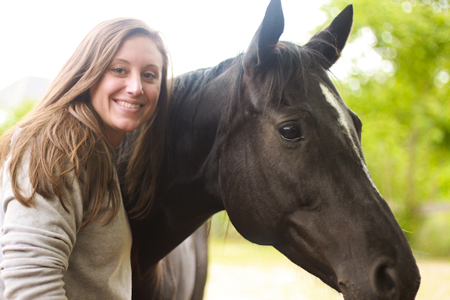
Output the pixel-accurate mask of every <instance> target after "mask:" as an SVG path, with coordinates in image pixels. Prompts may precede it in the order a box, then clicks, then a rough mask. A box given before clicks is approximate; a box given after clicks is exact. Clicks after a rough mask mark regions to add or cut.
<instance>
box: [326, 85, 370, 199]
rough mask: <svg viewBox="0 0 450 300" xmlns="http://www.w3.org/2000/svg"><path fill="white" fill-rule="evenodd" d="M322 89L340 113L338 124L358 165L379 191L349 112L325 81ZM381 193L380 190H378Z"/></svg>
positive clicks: (329, 101)
mask: <svg viewBox="0 0 450 300" xmlns="http://www.w3.org/2000/svg"><path fill="white" fill-rule="evenodd" d="M319 85H320V89H321V90H322V94H323V95H324V97H325V100H326V102H327V103H328V104H329V105H330V106H331V107H332V108H333V109H335V110H336V113H337V115H338V119H337V123H338V126H339V127H340V128H341V129H342V133H343V135H344V139H345V140H346V142H347V143H349V144H350V148H351V151H353V152H354V154H355V155H356V159H357V160H358V165H360V166H361V167H362V169H363V171H364V174H365V175H366V176H367V179H368V180H369V181H370V183H371V185H372V187H373V188H374V190H375V191H377V192H378V189H377V188H376V186H375V184H374V182H373V181H372V178H371V176H370V174H369V170H368V168H367V165H366V163H365V161H364V158H363V155H362V151H361V150H360V147H359V146H358V145H357V143H356V140H355V138H354V136H353V134H352V130H351V128H352V127H351V126H352V125H351V124H350V123H349V121H348V117H347V116H348V114H347V113H346V112H345V110H344V108H343V105H342V104H341V103H340V101H339V100H338V98H337V97H336V95H335V94H334V93H333V92H332V91H331V90H330V88H329V87H328V86H327V85H325V84H324V83H320V84H319ZM378 193H379V192H378Z"/></svg>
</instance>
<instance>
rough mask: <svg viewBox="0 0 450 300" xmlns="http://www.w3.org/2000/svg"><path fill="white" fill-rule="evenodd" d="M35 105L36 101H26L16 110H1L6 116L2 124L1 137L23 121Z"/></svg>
mask: <svg viewBox="0 0 450 300" xmlns="http://www.w3.org/2000/svg"><path fill="white" fill-rule="evenodd" d="M35 105H36V100H31V99H26V100H24V101H22V102H21V104H20V106H18V107H16V108H13V109H1V111H2V112H3V113H4V114H5V115H4V116H5V120H4V122H3V123H1V124H0V135H2V134H3V133H4V132H5V131H6V130H8V129H9V128H10V127H11V126H13V125H14V124H16V123H17V122H18V121H19V120H20V119H22V118H23V117H24V116H25V115H26V114H27V113H28V112H29V111H30V110H31V109H32V108H33V107H34V106H35Z"/></svg>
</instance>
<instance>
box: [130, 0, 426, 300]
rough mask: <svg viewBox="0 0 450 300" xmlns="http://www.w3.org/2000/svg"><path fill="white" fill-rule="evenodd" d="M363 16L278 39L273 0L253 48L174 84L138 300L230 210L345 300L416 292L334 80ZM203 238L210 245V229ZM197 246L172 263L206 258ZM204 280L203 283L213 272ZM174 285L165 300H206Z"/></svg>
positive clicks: (144, 227) (410, 262)
mask: <svg viewBox="0 0 450 300" xmlns="http://www.w3.org/2000/svg"><path fill="white" fill-rule="evenodd" d="M352 17H353V9H352V6H348V7H346V8H345V9H344V10H343V11H342V12H341V13H340V14H339V15H338V16H337V17H336V18H335V19H334V20H333V22H332V23H331V25H330V26H329V27H327V28H326V29H325V30H323V31H320V32H319V33H318V34H317V35H315V36H314V37H312V38H311V40H310V41H309V42H308V43H307V44H306V45H304V46H303V47H301V46H298V45H296V44H293V43H288V42H280V41H279V37H280V35H281V33H282V32H283V29H284V17H283V12H282V8H281V3H280V0H272V1H271V3H270V4H269V7H268V9H267V12H266V15H265V17H264V20H263V22H262V24H261V26H260V27H259V29H258V30H257V32H256V34H255V36H254V38H253V40H252V41H251V44H250V46H249V48H248V50H247V51H246V52H245V53H244V54H242V55H239V56H237V57H235V58H232V59H229V60H226V61H224V62H222V63H221V64H219V65H218V66H216V67H213V68H209V69H202V70H198V71H194V72H191V73H187V74H184V75H181V76H179V77H178V78H176V81H175V90H174V97H173V99H172V102H171V111H170V113H171V117H170V122H169V128H168V134H167V154H166V157H165V161H164V164H163V169H162V174H161V177H160V178H161V180H160V184H159V186H158V192H157V197H156V199H155V202H154V204H153V207H152V211H151V214H150V215H149V216H148V217H147V218H146V219H145V220H143V221H134V222H132V224H131V225H132V229H133V234H134V241H135V244H134V245H135V247H136V248H137V250H138V257H137V258H138V261H139V266H140V271H141V274H147V275H146V276H144V277H138V276H135V277H134V287H133V288H134V290H133V293H134V299H151V296H150V294H151V293H152V292H153V291H154V287H155V286H154V285H152V284H153V282H151V281H152V280H153V279H154V275H155V274H157V271H158V270H163V271H164V270H165V272H168V273H170V274H172V275H173V274H175V273H177V272H178V271H177V269H176V266H175V265H173V266H172V267H170V260H169V262H168V261H165V262H163V263H162V264H161V263H160V264H158V262H160V261H161V260H162V259H163V258H164V257H165V256H166V255H167V254H168V253H169V252H171V251H172V250H173V249H174V248H176V247H177V246H178V245H179V244H180V243H181V242H182V241H183V240H185V239H186V238H187V237H189V236H190V235H191V234H192V233H193V232H194V231H196V230H197V228H199V227H200V226H201V225H202V224H204V223H205V221H206V220H208V219H209V218H210V217H211V216H212V215H213V214H215V213H217V212H219V211H221V210H224V209H225V210H226V211H227V213H228V215H229V217H230V220H231V222H232V223H233V225H234V226H235V227H236V229H237V230H238V231H239V232H240V233H241V234H242V236H244V237H245V238H246V239H248V240H250V241H251V242H254V243H257V244H261V245H272V246H273V247H275V248H276V249H278V250H279V251H280V252H281V253H283V254H284V255H285V256H286V257H288V258H289V259H290V260H291V261H292V262H293V263H295V264H297V265H298V266H300V267H302V268H303V269H305V270H307V271H308V272H310V273H311V274H314V275H315V276H317V277H319V278H320V279H321V280H322V281H323V282H324V283H326V284H327V285H329V286H331V287H332V288H334V289H336V290H337V291H339V292H342V293H343V295H344V297H345V299H397V300H399V299H401V300H409V299H414V298H415V295H416V293H417V290H418V288H419V284H420V275H419V270H418V268H417V265H416V262H415V259H414V256H413V254H412V252H411V249H410V246H409V244H408V241H407V239H406V237H405V235H404V234H403V231H402V229H401V228H400V227H399V225H398V223H397V221H396V220H395V218H394V216H393V214H392V212H391V210H390V208H389V207H388V205H387V203H386V202H385V200H384V199H383V197H382V196H381V195H380V193H379V192H378V190H377V188H376V187H375V185H374V183H373V181H372V179H371V177H370V175H369V171H368V170H367V167H366V163H365V161H364V157H363V153H362V150H361V128H362V124H361V121H360V119H359V118H358V116H357V115H356V114H355V113H354V112H352V111H351V110H350V109H349V108H348V107H347V106H346V105H345V104H344V102H343V101H342V99H341V97H340V96H339V93H338V91H337V90H336V88H335V86H334V85H333V83H332V82H331V81H330V79H329V77H328V75H327V70H328V69H329V68H330V67H331V66H332V65H333V64H334V63H335V62H336V60H337V59H338V58H339V56H340V53H341V51H342V49H343V48H344V45H345V43H346V41H347V38H348V35H349V33H350V30H351V26H352ZM193 241H200V244H202V243H204V241H205V239H204V232H203V233H202V232H200V233H197V235H196V237H191V238H189V239H188V240H187V242H188V243H190V244H189V245H193V244H195V243H194V242H193ZM189 245H188V246H186V244H184V246H182V247H184V249H185V250H186V249H190V250H188V251H185V250H182V249H181V250H180V248H177V250H176V251H178V252H176V253H175V254H174V253H172V254H171V255H172V256H175V258H177V257H178V258H179V257H180V256H179V255H180V253H189V251H190V253H191V254H192V253H194V252H193V251H194V250H195V247H193V246H192V247H191V246H189ZM197 250H199V249H198V248H197ZM197 254H198V255H197V256H196V257H200V258H201V257H202V256H203V257H204V255H205V254H206V252H205V250H204V249H203V250H202V249H200V250H199V252H197ZM194 260H195V255H194V254H192V255H191V258H190V261H194ZM178 261H179V262H180V261H181V263H180V265H182V264H183V262H188V261H189V259H187V258H186V259H181V260H180V259H178ZM197 264H198V263H197ZM180 265H177V266H180ZM199 265H201V264H199ZM158 268H159V269H158ZM194 269H195V264H194V265H192V264H191V267H190V270H191V273H190V274H195V270H194ZM168 273H166V274H168ZM197 274H198V273H197ZM192 276H194V275H192ZM192 276H185V277H182V276H181V277H180V276H178V277H177V278H178V279H179V280H180V282H181V283H186V280H188V281H189V280H190V281H194V280H195V278H192ZM197 279H200V282H201V283H202V284H204V280H205V269H202V270H200V275H198V277H197ZM162 287H163V290H164V289H165V292H164V293H166V294H164V295H163V296H161V295H159V296H156V298H159V299H201V298H202V294H203V291H202V289H201V291H200V292H199V291H198V290H197V291H196V296H192V297H191V294H192V291H193V288H190V289H188V290H189V292H188V291H187V289H183V292H181V293H180V292H178V294H177V295H178V296H177V295H175V296H174V295H173V294H174V293H175V294H176V292H173V291H169V290H170V288H176V287H177V282H175V281H173V280H172V281H171V282H169V284H168V285H166V286H165V287H164V286H162ZM169 294H170V295H169Z"/></svg>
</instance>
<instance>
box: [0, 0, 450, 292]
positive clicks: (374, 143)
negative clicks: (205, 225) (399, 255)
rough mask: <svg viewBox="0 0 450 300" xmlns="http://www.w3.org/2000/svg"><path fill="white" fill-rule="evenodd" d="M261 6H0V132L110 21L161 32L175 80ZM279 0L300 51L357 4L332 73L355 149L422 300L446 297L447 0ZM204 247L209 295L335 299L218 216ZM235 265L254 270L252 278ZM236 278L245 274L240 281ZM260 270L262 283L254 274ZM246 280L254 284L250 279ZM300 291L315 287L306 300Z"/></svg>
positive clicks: (449, 158) (236, 33)
mask: <svg viewBox="0 0 450 300" xmlns="http://www.w3.org/2000/svg"><path fill="white" fill-rule="evenodd" d="M310 2H314V3H310ZM268 3H269V1H268V0H264V1H262V0H258V1H250V0H247V1H246V0H240V1H237V0H229V1H200V0H198V1H194V0H192V1H172V0H168V1H164V2H163V1H128V2H127V3H126V4H125V3H123V2H118V1H104V2H103V1H89V2H88V1H86V3H84V2H83V1H80V2H77V3H76V4H75V3H69V2H67V3H66V2H65V1H33V2H31V1H14V2H13V1H9V2H8V3H4V2H2V3H1V4H0V40H1V41H2V47H1V49H0V54H1V55H0V66H1V67H2V72H1V73H2V74H0V133H2V132H3V131H4V130H5V129H6V128H8V127H9V126H11V125H12V124H14V123H15V122H17V120H18V119H20V118H21V117H22V116H23V115H24V114H25V113H26V112H27V111H29V109H31V108H32V106H33V105H34V103H35V102H36V101H37V100H39V98H40V97H42V95H43V93H44V92H45V89H46V88H47V87H48V85H49V83H50V82H51V79H52V78H53V77H54V76H55V75H56V73H57V72H58V70H59V68H60V67H62V65H63V63H64V62H65V60H66V59H68V58H69V56H70V54H71V53H72V51H73V50H74V49H75V47H76V46H77V44H78V43H79V42H80V41H81V39H82V38H83V37H84V36H85V35H86V34H87V32H88V31H89V30H90V29H91V28H92V27H94V26H95V25H96V24H98V23H99V22H101V21H103V20H105V19H108V18H112V17H119V16H132V17H137V18H140V19H143V20H144V21H146V22H147V23H148V24H149V25H150V26H151V27H154V28H155V29H159V30H161V31H162V32H163V33H164V35H165V38H166V40H167V43H168V46H169V49H170V51H171V53H172V60H173V73H174V75H178V74H181V73H183V72H187V71H190V70H193V69H197V68H201V67H209V66H213V65H215V64H217V63H219V62H220V61H222V60H224V59H226V58H229V57H232V56H235V55H237V54H238V53H240V52H242V51H245V49H246V47H247V45H248V44H249V42H250V40H251V38H252V36H253V33H254V32H255V31H256V29H257V27H258V26H259V23H260V21H261V20H262V17H263V15H264V12H265V9H266V7H267V5H268ZM282 3H283V7H284V11H285V18H286V30H285V33H284V34H283V36H282V40H289V41H293V42H297V43H299V44H304V43H306V42H307V41H308V39H309V38H310V37H311V35H312V34H314V33H315V32H316V31H317V30H319V29H320V28H324V27H325V26H326V25H328V24H329V21H330V20H331V19H332V17H334V16H336V15H337V14H338V13H339V12H340V11H341V10H342V9H343V8H344V7H345V6H346V5H347V4H350V3H352V4H353V6H354V26H353V31H352V34H351V36H350V39H349V43H348V44H347V46H346V48H345V49H344V51H343V55H342V58H341V59H340V60H339V61H338V63H337V64H336V65H335V66H333V68H332V69H331V73H330V75H331V76H332V77H333V79H334V81H335V84H336V86H337V88H338V89H339V91H340V93H341V95H342V98H343V99H344V101H345V102H346V104H347V105H348V106H349V107H350V108H351V109H352V110H353V111H354V112H356V113H357V114H358V115H359V117H360V118H361V120H362V121H363V124H364V126H363V134H362V145H363V151H364V154H365V158H366V161H367V164H368V167H369V170H370V173H371V175H372V178H373V180H374V182H375V183H376V185H377V187H378V189H379V190H380V192H381V194H382V195H383V196H384V197H385V199H386V200H387V201H388V203H389V205H390V207H391V208H392V210H393V211H394V214H395V216H396V217H397V220H398V221H399V223H400V225H401V227H402V228H403V229H404V231H405V233H406V235H407V237H408V239H409V241H410V244H411V247H412V248H413V251H414V254H415V255H416V258H417V259H418V260H419V265H420V268H421V270H422V275H423V280H424V284H423V285H422V288H421V290H420V293H421V294H420V297H421V298H420V299H450V296H449V295H450V288H448V287H447V289H445V285H446V283H445V282H447V283H448V282H449V281H450V265H449V263H448V262H449V261H450V105H449V100H450V84H449V81H450V15H449V4H448V1H447V0H408V1H404V0H378V1H371V0H353V1H349V0H318V1H302V0H284V1H282ZM210 246H211V247H210V249H211V250H212V251H211V254H210V258H211V265H210V277H209V285H210V288H209V289H208V293H209V294H208V295H207V297H208V298H207V299H252V298H251V297H250V296H248V295H247V296H232V295H233V294H227V292H228V293H231V292H232V291H233V290H235V291H240V293H241V294H239V293H238V294H237V295H242V293H244V292H243V290H240V289H239V288H238V287H236V286H234V288H230V286H228V285H227V286H224V284H223V282H224V280H226V279H227V280H233V279H235V280H236V283H235V284H239V283H242V284H243V289H245V288H250V289H251V290H252V291H253V292H255V290H259V291H261V290H262V291H265V292H263V293H262V294H260V295H259V296H257V299H294V298H295V299H322V298H321V297H323V299H334V298H336V299H340V298H339V297H340V296H339V295H337V294H336V293H334V294H333V292H332V291H329V290H327V288H326V287H323V285H321V283H320V282H318V281H317V280H315V279H311V277H308V276H309V275H307V274H306V273H305V274H303V273H302V271H299V270H298V267H295V266H293V265H292V263H290V262H288V261H287V260H286V259H285V258H284V257H282V256H281V254H278V253H276V252H275V251H274V250H272V249H267V247H261V246H255V245H251V244H249V243H247V242H246V241H245V240H243V239H242V238H240V237H239V234H238V233H236V231H235V230H234V228H233V227H232V225H230V224H229V222H228V220H227V217H226V215H225V214H219V215H217V216H215V217H214V218H213V221H212V227H211V245H210ZM249 263H250V265H249ZM227 266H228V270H229V271H228V272H231V271H235V272H238V273H236V274H235V275H233V273H226V272H227V271H226V270H225V269H223V268H226V267H227ZM269 267H270V268H269ZM242 268H244V269H245V268H250V269H251V270H253V271H255V270H257V271H256V272H253V273H248V274H247V273H245V272H244V271H245V270H247V269H245V270H244V271H243V269H242ZM258 268H260V269H258ZM277 268H278V269H277ZM280 268H281V269H280ZM258 270H259V271H258ZM277 272H278V273H277ZM224 274H225V275H224ZM237 274H247V275H243V277H244V278H240V277H239V276H238V275H237ZM263 274H267V275H268V276H269V277H268V278H263V277H258V276H263ZM286 274H291V275H292V276H291V275H286ZM220 276H222V277H220ZM289 276H290V277H289ZM431 276H434V277H431ZM288 277H289V278H290V279H288ZM214 278H215V279H214ZM280 278H281V279H280ZM252 280H253V281H254V282H255V283H252V284H255V285H252V284H246V283H245V282H247V281H252ZM263 280H267V281H266V283H262V282H263ZM253 281H252V282H253ZM305 282H306V283H307V284H306V285H305ZM308 282H309V283H308ZM440 282H443V283H444V286H443V284H440ZM216 284H217V285H216ZM258 284H260V285H258ZM305 286H306V288H307V289H316V292H312V293H313V294H308V293H310V292H308V291H309V290H308V291H306V290H305ZM265 288H266V289H265ZM317 288H318V290H317ZM274 289H275V290H277V291H279V292H280V293H284V294H282V296H280V294H278V296H274V295H272V294H271V293H270V292H269V290H270V291H272V290H274ZM290 289H291V290H290ZM218 291H219V292H218ZM314 293H315V294H314ZM330 293H331V294H330ZM220 295H222V296H220ZM223 295H225V296H223ZM227 295H228V296H227ZM264 295H265V296H264ZM301 295H303V296H301ZM308 295H309V296H308ZM311 295H312V296H311ZM321 295H322V296H321ZM323 295H324V296H323ZM221 297H222V298H221ZM302 297H303V298H302ZM446 297H447V298H446ZM255 299H256V298H255ZM418 299H419V297H418Z"/></svg>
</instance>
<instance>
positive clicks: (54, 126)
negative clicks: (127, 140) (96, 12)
mask: <svg viewBox="0 0 450 300" xmlns="http://www.w3.org/2000/svg"><path fill="white" fill-rule="evenodd" d="M167 69H168V53H167V51H166V49H165V46H164V44H163V41H162V39H161V37H160V35H159V33H158V32H156V31H154V30H153V29H151V28H149V27H148V26H147V24H145V23H144V22H142V21H140V20H137V19H131V18H120V19H112V20H109V21H105V22H103V23H101V24H99V25H98V26H97V27H95V28H94V29H93V30H92V31H91V32H90V33H89V34H88V35H87V36H86V38H85V39H84V40H83V41H82V42H81V44H80V45H79V46H78V48H77V49H76V50H75V52H74V53H73V55H72V56H71V57H70V59H69V60H68V61H67V63H66V64H65V66H64V67H63V68H62V69H61V71H60V72H59V74H58V76H57V77H56V79H55V80H54V81H53V83H52V85H51V86H50V89H49V91H48V92H47V94H46V95H45V97H44V99H43V100H42V102H40V103H39V105H38V106H37V107H36V108H35V109H33V110H32V111H31V112H30V113H29V114H28V115H27V116H26V117H25V118H24V119H23V120H22V121H21V122H19V123H18V124H17V125H16V126H14V127H13V128H11V129H10V130H8V131H7V132H6V133H5V134H3V135H2V137H1V140H0V163H1V170H2V172H1V173H0V176H2V185H1V187H0V201H1V207H2V209H1V210H0V226H1V235H0V244H1V246H0V249H1V252H2V255H0V262H1V281H0V293H1V294H2V295H0V299H87V298H89V299H120V300H124V299H131V260H130V256H131V255H130V253H131V241H132V237H131V231H130V227H129V223H128V217H127V212H128V213H129V214H132V215H134V216H140V215H145V214H146V213H147V211H148V207H150V205H151V200H152V197H153V194H154V187H155V182H156V175H155V174H157V172H158V168H159V164H160V161H161V156H162V151H163V148H162V145H163V144H164V141H163V133H164V129H165V124H166V122H167V110H168V99H169V90H170V88H169V87H168V84H167V83H168V80H167ZM131 131H133V135H135V140H136V144H135V145H136V147H135V148H133V150H130V152H129V153H126V157H128V158H129V164H128V168H129V169H128V171H127V172H128V174H129V176H127V180H125V181H124V184H123V187H122V188H123V189H122V190H123V192H124V193H125V194H127V192H128V191H129V190H135V189H134V188H133V187H134V186H135V185H137V184H138V183H139V180H140V179H141V178H142V176H143V174H144V172H145V176H147V177H146V179H147V180H149V181H150V184H148V185H146V187H145V189H144V190H140V191H139V193H137V192H136V194H133V196H134V197H133V199H137V200H136V201H134V202H133V203H125V204H124V203H122V197H121V193H120V192H121V191H120V187H119V183H118V176H117V171H116V167H115V164H114V160H115V147H116V146H117V145H118V144H119V143H120V141H121V140H122V138H123V137H124V136H125V134H126V133H128V132H131ZM143 140H145V141H146V143H145V145H144V143H143V142H142V141H143ZM146 153H152V155H151V156H150V155H145V156H144V154H146ZM142 166H145V169H144V168H142ZM149 166H150V167H149ZM126 209H127V211H126Z"/></svg>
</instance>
